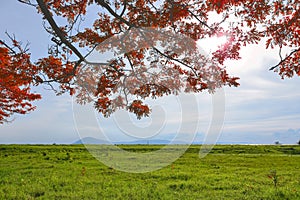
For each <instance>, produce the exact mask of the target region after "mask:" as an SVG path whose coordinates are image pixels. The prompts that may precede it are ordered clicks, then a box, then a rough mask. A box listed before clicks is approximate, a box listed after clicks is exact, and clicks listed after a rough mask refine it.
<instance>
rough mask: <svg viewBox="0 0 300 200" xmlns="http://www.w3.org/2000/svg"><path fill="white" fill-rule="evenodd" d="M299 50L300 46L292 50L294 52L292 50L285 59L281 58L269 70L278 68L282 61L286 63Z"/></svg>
mask: <svg viewBox="0 0 300 200" xmlns="http://www.w3.org/2000/svg"><path fill="white" fill-rule="evenodd" d="M298 51H300V48H299V49H295V50H294V51H292V52H291V53H290V54H289V55H288V56H286V57H285V58H284V59H282V58H281V61H280V62H279V63H278V64H277V65H275V66H273V67H271V68H270V69H269V70H270V71H272V70H274V69H276V68H277V67H279V66H280V65H281V64H282V63H284V62H285V61H286V60H287V59H288V58H290V57H291V56H292V55H293V54H294V53H296V52H298Z"/></svg>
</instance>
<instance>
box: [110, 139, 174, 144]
mask: <svg viewBox="0 0 300 200" xmlns="http://www.w3.org/2000/svg"><path fill="white" fill-rule="evenodd" d="M169 143H170V141H169V140H135V141H121V142H115V144H169Z"/></svg>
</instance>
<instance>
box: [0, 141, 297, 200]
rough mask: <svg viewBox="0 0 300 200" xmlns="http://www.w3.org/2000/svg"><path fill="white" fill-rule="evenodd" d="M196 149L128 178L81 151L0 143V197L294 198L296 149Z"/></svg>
mask: <svg viewBox="0 0 300 200" xmlns="http://www.w3.org/2000/svg"><path fill="white" fill-rule="evenodd" d="M121 148H123V149H125V150H128V151H135V152H139V151H141V152H147V151H153V150H156V149H159V148H161V146H151V145H149V146H147V145H145V146H144V145H135V146H133V145H129V146H126V145H122V146H121ZM199 148H200V146H191V147H190V148H189V149H188V150H187V151H186V153H185V154H184V155H183V156H182V157H181V158H180V159H178V160H177V161H176V162H174V163H172V164H170V165H169V166H167V167H165V168H162V169H161V170H158V171H154V172H149V173H144V174H131V173H125V172H120V171H117V170H114V169H112V168H110V167H107V166H105V165H103V164H101V163H100V162H99V161H98V160H97V159H95V158H94V157H93V156H92V155H91V154H90V153H89V152H88V151H87V150H86V149H85V148H84V146H81V145H49V146H47V145H33V146H32V145H0V159H1V161H0V199H8V200H9V199H239V200H240V199H249V200H250V199H251V200H255V199H270V200H273V199H278V200H279V199H295V200H296V199H300V164H299V163H300V146H296V145H295V146H275V145H274V146H273V145H270V146H242V145H218V146H215V148H214V149H213V150H212V151H211V152H210V153H209V154H208V155H207V156H206V157H204V158H202V159H199ZM275 170H276V187H274V184H275V182H274V173H273V174H272V173H271V172H274V171H275ZM269 175H272V178H271V179H270V178H269V177H268V176H269Z"/></svg>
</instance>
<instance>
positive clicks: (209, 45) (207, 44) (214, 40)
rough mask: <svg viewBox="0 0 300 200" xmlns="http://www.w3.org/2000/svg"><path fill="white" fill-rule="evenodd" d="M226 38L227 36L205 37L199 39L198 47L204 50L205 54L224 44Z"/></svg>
mask: <svg viewBox="0 0 300 200" xmlns="http://www.w3.org/2000/svg"><path fill="white" fill-rule="evenodd" d="M227 40H228V37H227V36H213V37H210V38H205V39H201V40H199V41H198V42H197V43H198V47H199V48H200V49H201V50H202V51H204V52H206V53H207V54H210V53H212V52H214V51H216V50H218V47H219V46H221V45H223V44H225V43H226V42H227Z"/></svg>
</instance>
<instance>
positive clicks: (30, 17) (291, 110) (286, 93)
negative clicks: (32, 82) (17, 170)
mask: <svg viewBox="0 0 300 200" xmlns="http://www.w3.org/2000/svg"><path fill="white" fill-rule="evenodd" d="M0 9H1V12H0V23H1V31H0V36H1V39H2V38H4V32H5V31H8V32H9V33H11V34H13V33H14V34H15V35H16V37H17V38H18V39H19V40H22V41H24V43H26V41H28V42H30V49H31V52H32V57H33V58H38V57H42V56H46V52H47V45H48V41H49V37H48V35H47V34H46V33H45V32H44V31H43V29H42V20H41V16H40V15H38V14H37V13H36V10H35V9H34V8H32V7H28V6H26V5H23V4H21V3H18V2H17V1H16V0H15V1H3V2H2V3H1V8H0ZM12 13H14V14H12ZM209 44H211V43H206V44H205V42H204V43H203V44H201V45H202V47H203V49H206V48H207V46H208V45H209ZM241 56H242V59H241V60H239V61H230V62H228V63H227V64H228V66H229V67H228V71H229V72H230V73H231V74H232V75H235V76H238V77H240V78H241V80H240V83H241V86H240V87H238V88H225V89H224V91H225V120H224V125H223V129H222V131H221V133H220V137H219V140H218V142H226V143H259V144H273V143H274V142H275V141H280V142H282V143H289V144H293V143H296V142H297V141H298V140H299V139H300V123H299V122H300V104H299V100H300V87H299V85H300V79H299V77H294V78H292V79H286V80H281V79H280V77H279V76H278V75H277V74H276V73H274V72H270V71H268V68H269V67H270V66H273V65H274V64H276V63H277V62H278V60H279V58H278V49H275V50H265V49H264V44H263V43H261V44H259V45H250V46H249V47H247V48H244V49H242V52H241ZM34 90H36V91H38V92H41V93H42V95H43V99H42V100H40V101H38V102H36V106H37V109H36V111H34V112H32V113H30V114H29V115H24V116H21V115H16V116H15V120H14V121H13V122H12V123H8V124H4V125H0V143H50V144H51V143H54V142H55V143H70V142H74V141H76V140H78V139H79V138H80V137H85V136H93V137H100V136H99V130H102V133H105V135H106V136H107V137H109V138H110V139H111V140H113V141H125V140H135V139H137V138H143V139H144V138H147V137H154V138H158V139H172V138H174V133H176V132H181V134H180V137H179V139H180V138H181V139H182V138H185V137H188V136H187V135H185V134H184V131H181V130H180V128H182V129H184V130H187V132H188V131H190V130H188V129H194V127H195V126H197V135H196V137H195V140H196V141H202V140H203V139H204V137H205V134H206V133H207V131H208V129H209V126H210V124H211V123H212V122H211V117H212V109H213V107H212V97H211V95H210V94H207V93H201V94H197V95H191V96H183V97H182V98H181V99H178V97H172V96H170V97H166V98H162V99H160V100H158V101H152V105H153V115H152V116H151V118H148V119H143V120H141V121H137V120H135V119H134V117H133V116H131V115H128V114H127V113H126V112H122V111H120V112H118V113H117V114H116V115H114V116H113V117H111V118H109V119H106V118H102V117H99V116H98V115H95V113H94V112H93V111H83V110H84V109H85V108H79V110H78V107H76V106H75V107H74V109H73V107H72V98H71V97H70V96H68V95H63V96H59V97H57V96H55V95H54V93H53V92H51V91H47V90H44V89H43V88H42V87H39V88H35V89H34ZM192 99H195V102H194V103H191V102H192ZM81 109H82V110H81ZM89 112H90V113H89ZM182 113H185V114H184V117H183V116H182ZM74 116H75V117H76V116H77V122H76V123H75V121H74V118H73V117H74ZM95 116H96V117H95ZM78 117H80V118H78ZM91 117H92V118H93V119H91ZM78 120H79V121H80V123H79V122H78ZM93 122H95V123H93ZM197 123H198V124H197ZM191 131H193V130H191Z"/></svg>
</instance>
